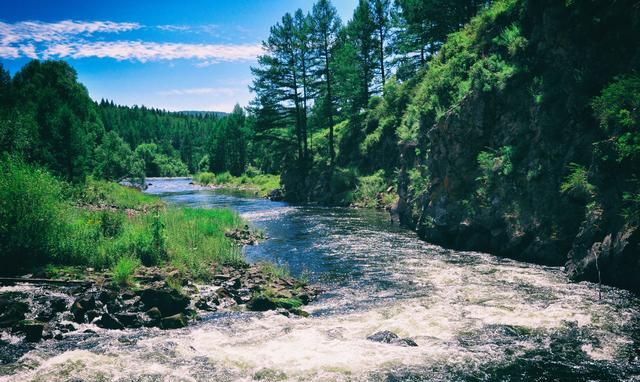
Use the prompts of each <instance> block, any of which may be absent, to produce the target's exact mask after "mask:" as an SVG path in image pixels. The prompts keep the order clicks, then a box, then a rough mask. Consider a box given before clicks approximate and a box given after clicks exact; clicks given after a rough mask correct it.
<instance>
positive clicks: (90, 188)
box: [0, 0, 640, 381]
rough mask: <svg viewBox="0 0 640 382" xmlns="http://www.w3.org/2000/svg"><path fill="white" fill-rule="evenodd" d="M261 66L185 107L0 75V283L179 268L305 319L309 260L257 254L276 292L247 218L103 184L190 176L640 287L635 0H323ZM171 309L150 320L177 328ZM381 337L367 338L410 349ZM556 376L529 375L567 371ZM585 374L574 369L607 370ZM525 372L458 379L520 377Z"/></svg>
mask: <svg viewBox="0 0 640 382" xmlns="http://www.w3.org/2000/svg"><path fill="white" fill-rule="evenodd" d="M251 75H252V82H251V85H250V86H249V88H250V91H251V93H252V97H253V99H252V101H251V102H250V104H248V105H236V107H235V108H234V109H233V111H232V112H231V113H228V114H225V113H195V112H184V113H183V112H170V111H165V110H160V109H156V108H152V107H146V106H121V105H119V104H118V100H100V101H97V100H93V99H91V98H90V96H89V93H88V91H87V89H86V88H85V87H84V86H83V84H82V83H80V82H79V81H78V77H77V74H76V71H75V70H74V68H73V67H72V66H71V65H70V64H68V63H66V62H64V61H55V60H50V61H39V60H33V61H31V62H29V63H28V64H26V65H25V66H24V67H22V69H20V70H19V71H17V72H16V73H13V74H12V75H10V74H9V72H8V71H7V70H5V69H3V68H2V67H1V66H0V153H1V154H0V155H1V156H0V168H2V176H1V178H2V179H0V203H1V206H2V208H1V210H0V234H1V237H0V266H2V269H1V270H0V273H2V274H4V275H15V274H19V273H20V272H23V273H24V272H26V271H30V270H33V269H39V267H49V268H48V271H47V272H49V273H46V272H45V274H44V276H43V277H54V276H55V275H54V274H55V272H66V271H67V268H65V267H67V266H72V267H75V266H82V267H91V269H95V270H105V271H106V272H111V274H113V275H114V276H113V277H117V280H118V281H117V283H119V284H120V285H123V286H126V285H134V284H135V281H134V280H135V278H136V277H139V276H140V272H142V271H141V269H142V270H144V269H155V268H153V267H160V268H162V269H164V270H163V271H162V272H165V273H166V274H171V271H172V269H174V268H175V269H177V270H178V271H179V272H181V274H182V276H183V277H184V280H187V279H189V280H201V281H202V280H207V281H210V280H218V281H220V282H221V283H222V282H226V281H227V280H229V279H231V281H233V280H236V278H237V280H241V281H242V283H245V284H242V286H241V287H240V289H243V288H245V287H246V289H247V290H249V289H251V290H252V292H251V293H252V294H251V295H250V296H248V297H246V299H245V298H244V297H243V296H242V295H234V294H233V293H236V292H229V293H230V295H229V296H227V295H223V294H221V295H220V296H218V297H216V301H217V299H218V298H219V299H220V301H223V300H224V298H229V300H230V301H235V302H233V303H234V304H235V303H237V304H239V305H243V304H247V307H248V308H249V310H256V311H266V310H273V309H280V310H283V311H286V315H289V314H291V315H295V316H307V315H308V313H307V312H306V311H302V310H301V306H302V305H306V304H308V303H309V302H311V301H313V300H314V299H315V298H316V297H317V295H318V293H319V291H318V290H312V287H311V286H310V285H309V284H308V279H307V276H301V275H303V273H304V272H302V270H303V268H304V267H302V266H300V267H301V268H300V271H299V272H298V271H296V269H297V268H295V267H296V265H293V266H292V269H289V268H287V267H279V266H278V265H277V264H276V265H272V264H261V265H260V266H259V268H260V270H259V271H256V272H262V274H265V275H267V276H264V280H267V282H268V283H271V284H269V286H268V287H264V288H262V289H260V288H261V287H258V286H256V287H255V288H253V287H254V284H253V283H254V282H253V281H251V280H249V281H247V277H249V276H247V274H253V273H251V272H253V271H252V270H246V269H248V268H247V267H249V265H247V264H246V263H245V260H244V259H243V255H242V254H241V252H242V251H241V250H240V249H239V248H241V247H242V245H245V244H247V243H253V242H259V241H261V240H267V239H266V237H265V235H264V232H261V231H260V230H255V231H254V230H253V228H252V227H251V228H250V227H249V225H247V226H245V224H246V223H247V222H246V221H245V219H244V218H243V217H241V216H240V215H238V214H237V213H234V212H231V211H229V210H226V209H221V210H216V209H214V210H200V209H190V208H186V209H185V208H178V207H175V206H171V205H170V204H169V206H166V205H165V204H163V203H164V202H162V201H160V200H157V199H154V198H155V197H154V196H149V195H143V194H140V193H137V192H136V191H134V190H131V189H130V188H129V187H126V188H125V187H121V186H118V185H116V184H115V183H119V182H120V183H121V182H125V181H126V182H127V184H132V185H135V186H137V187H140V188H143V189H144V188H145V187H146V186H147V184H148V183H150V182H151V183H153V182H154V181H153V180H148V179H147V178H156V177H188V176H190V177H192V178H193V182H195V183H196V184H200V185H201V186H203V187H205V186H207V187H210V186H211V185H218V186H220V185H227V186H232V185H234V186H235V188H236V189H241V190H245V191H246V190H247V189H249V190H252V192H253V190H256V191H255V192H256V194H255V195H259V196H270V197H271V198H272V199H274V200H276V199H277V200H284V201H286V202H287V203H290V204H291V205H293V206H332V207H352V208H358V209H373V208H376V209H379V210H383V211H385V212H384V216H385V219H386V218H387V217H388V218H389V219H388V220H389V221H390V222H391V224H392V226H393V225H398V224H399V225H400V226H402V227H404V228H405V229H409V230H411V231H414V232H416V233H417V236H418V237H419V238H420V239H421V240H424V241H426V242H428V243H430V244H434V245H438V246H442V247H444V248H449V249H452V250H456V251H474V252H484V253H490V254H492V255H497V256H498V257H500V258H509V259H513V260H517V261H522V262H526V263H534V264H539V265H543V266H552V267H562V270H563V272H565V274H566V275H568V279H569V280H570V281H572V282H580V281H589V282H592V283H595V284H597V285H599V288H600V289H599V293H600V295H602V293H603V292H602V288H603V285H604V286H612V287H617V288H622V289H625V290H628V291H631V292H634V293H637V292H640V277H638V275H639V274H640V3H638V2H637V1H635V0H622V1H605V0H589V1H569V0H567V1H550V0H541V1H533V0H493V1H482V0H455V1H442V0H359V1H358V2H357V6H356V8H355V10H354V11H353V14H352V16H351V17H350V18H349V19H347V20H341V18H340V17H339V15H338V11H337V9H336V8H335V7H334V5H333V4H332V2H331V1H330V0H317V1H315V3H314V4H313V6H312V7H311V8H310V10H309V11H308V12H304V11H303V10H301V9H298V10H295V9H291V12H290V13H286V14H284V15H282V17H281V19H279V20H274V22H273V25H272V26H271V28H270V31H269V36H268V38H267V39H266V40H264V41H262V53H261V54H260V55H259V56H258V57H257V59H256V61H255V62H254V64H253V65H252V67H251ZM114 182H115V183H114ZM252 187H255V188H252ZM255 195H254V196H255ZM274 208H276V207H274ZM340 211H342V210H340ZM245 212H246V211H245ZM194 222H197V223H194ZM323 232H324V231H323ZM268 234H269V233H268V232H267V236H268ZM406 240H409V239H406ZM238 243H239V245H238ZM389 251H391V250H389ZM250 253H253V252H250ZM460 253H464V252H460ZM469 256H471V255H469ZM463 257H464V256H463ZM461 261H462V260H461ZM52 266H53V268H51V267H52ZM254 266H255V265H251V267H254ZM167 267H169V268H167ZM225 267H228V268H225ZM61 269H63V270H65V271H61ZM251 269H253V268H251ZM554 269H555V268H554ZM290 271H292V274H293V276H296V277H297V279H296V280H297V281H291V280H293V279H290V278H291V277H292V274H291V273H289V272H290ZM304 271H305V272H307V269H306V268H305V269H304ZM312 271H313V269H312ZM51 272H53V273H51ZM136 272H137V273H136ZM149 272H151V271H149ZM234 272H239V273H237V274H236V273H234ZM245 272H249V273H245ZM304 274H305V275H306V273H304ZM116 275H119V276H116ZM165 276H166V275H165ZM236 276H237V277H236ZM92 277H93V276H92ZM150 277H151V276H150ZM163 277H164V276H163ZM216 277H217V278H218V279H216ZM251 277H253V276H251ZM256 277H257V276H256ZM72 278H73V277H72ZM167 278H170V277H168V276H167ZM142 279H144V277H142ZM181 280H182V279H175V280H174V279H171V281H170V283H174V284H175V283H182V284H181V286H177V287H176V286H175V285H173V289H171V290H173V291H174V292H171V293H178V292H175V291H176V290H177V291H183V290H184V289H186V288H189V285H190V284H188V283H187V281H184V282H183V281H181ZM277 280H287V283H289V284H290V285H291V288H290V289H291V291H288V290H287V291H282V290H280V289H279V288H281V285H285V284H286V283H285V284H283V283H284V281H283V283H281V284H279V282H280V281H277ZM241 281H238V283H240V282H241ZM312 281H313V278H312ZM434 282H435V281H434ZM289 284H286V285H289ZM294 284H295V286H294ZM427 284H428V282H426V284H425V285H427ZM220 285H223V284H220ZM224 285H226V284H224ZM238 285H240V284H238ZM247 285H248V286H247ZM580 285H581V284H580ZM589 285H591V284H589ZM169 286H172V285H169ZM537 287H538V286H536V287H535V288H537ZM236 288H238V287H237V286H236ZM282 288H284V287H282ZM287 288H289V287H288V286H287ZM305 288H307V289H305ZM425 288H428V287H425ZM533 289H534V287H531V289H528V290H529V291H531V290H533ZM238 293H240V292H238ZM531 293H534V292H531ZM605 293H606V289H605ZM142 298H143V299H144V295H143V296H142ZM176 298H177V297H176ZM600 298H601V296H600ZM234 299H235V300H234ZM199 301H204V300H199ZM209 302H210V301H209ZM202 304H203V305H202V306H204V305H206V303H202ZM220 304H223V303H222V302H221V303H220ZM151 305H152V304H147V305H145V307H146V308H148V307H150V306H151ZM185 306H186V305H185ZM220 306H222V305H220ZM183 308H184V307H183ZM83 309H84V308H83ZM220 309H221V308H220ZM160 310H162V308H161V309H160ZM88 311H91V309H84V310H83V312H84V313H86V312H88ZM180 311H182V310H180ZM185 312H186V311H184V312H182V313H185ZM171 313H174V312H173V311H172V312H171ZM175 313H178V311H176V312H175ZM182 313H180V314H182ZM105 314H107V313H105ZM185 314H186V313H185ZM187 315H188V314H187ZM0 316H2V313H0ZM171 316H173V314H172V315H171ZM0 318H1V317H0ZM84 319H87V320H88V318H86V317H85V318H84ZM166 319H167V315H166V314H164V313H162V317H161V321H158V322H161V323H157V325H156V326H159V327H163V325H164V326H165V327H166V328H169V327H173V326H172V325H177V327H181V326H184V325H182V324H183V322H182V321H181V320H182V319H180V320H178V321H180V322H179V323H175V322H174V321H175V320H174V321H166ZM118 320H120V321H122V323H121V325H123V327H126V326H127V325H126V324H125V323H124V321H123V320H125V319H123V318H122V317H120V318H119V319H118ZM0 321H1V320H0ZM107 321H108V319H105V318H104V316H102V322H103V325H105V324H104V322H107ZM120 321H119V322H120ZM109 322H110V321H109ZM141 325H142V324H141ZM154 325H155V324H154ZM185 325H186V324H185ZM636 325H637V324H636ZM107 326H108V324H107ZM114 326H116V327H117V326H118V325H115V324H114ZM510 328H511V329H508V330H512V331H513V333H516V334H513V333H512V334H508V335H513V336H519V337H518V338H520V337H525V336H530V335H533V334H531V333H530V332H525V329H522V328H520V327H518V326H516V325H514V326H513V327H511V326H510ZM496 330H497V329H496ZM527 330H528V329H527ZM567 330H569V329H567ZM636 330H637V329H636ZM496 333H497V332H496ZM509 333H511V332H509ZM563 333H565V332H563ZM572 333H573V332H572ZM376 334H379V333H376ZM391 334H393V335H394V336H395V337H394V338H392V337H389V338H392V339H389V338H387V337H384V338H385V339H382V340H380V341H378V340H377V339H373V340H372V341H378V342H385V343H396V342H398V341H400V342H402V341H405V342H402V343H403V344H405V345H406V346H413V345H411V344H410V343H409V342H407V340H410V339H407V338H404V339H400V338H397V337H398V336H397V335H396V334H394V333H391ZM408 334H410V333H408ZM565 334H566V333H565ZM565 334H562V335H565ZM496 335H498V334H496ZM500 335H502V334H500ZM576 335H577V334H576ZM585 336H586V335H585ZM336 338H337V337H336ZM554 338H555V337H554ZM369 339H370V338H369ZM394 341H395V342H394ZM411 341H413V340H411ZM418 342H419V341H418ZM461 342H462V340H461ZM407 344H409V345H407ZM405 345H403V346H405ZM416 346H418V345H416ZM420 346H421V345H420ZM590 346H591V345H590ZM594 346H595V345H594ZM635 351H637V348H636V350H635ZM527 354H529V353H527ZM536 354H538V353H536ZM545 354H546V353H545ZM572 354H574V353H572ZM581 354H582V353H581ZM625 354H626V353H625ZM529 355H531V354H529ZM531 356H532V359H533V358H535V357H538V356H539V354H538V355H536V356H535V357H534V355H531ZM540 357H542V359H545V360H546V358H544V357H546V356H540ZM636 357H637V354H636ZM535 359H541V358H535ZM545 362H546V361H545ZM545 365H546V364H545ZM509 367H511V366H509ZM558 367H559V369H553V368H552V369H550V370H551V371H549V370H547V371H545V370H544V367H540V368H539V369H536V370H537V371H536V372H533V374H530V375H534V376H535V375H537V376H543V377H544V378H542V377H541V378H542V379H536V380H553V379H552V378H553V375H556V376H557V375H560V376H561V377H560V379H557V380H567V381H568V380H573V379H571V378H572V375H574V374H571V372H568V371H567V370H565V369H562V368H561V367H560V366H558ZM594 367H595V369H589V368H587V369H584V370H583V369H581V370H582V372H584V374H580V375H581V376H582V377H585V378H586V379H577V380H590V379H589V378H587V377H588V376H591V377H593V376H596V377H594V378H595V379H593V380H616V379H615V377H613V376H611V375H608V376H607V378H609V377H611V378H612V379H606V378H604V377H603V379H598V378H600V377H602V375H600V374H598V373H599V371H598V372H594V373H595V374H590V373H591V372H592V371H593V370H601V369H600V368H599V366H597V367H596V366H594ZM516 369H517V368H514V369H511V368H508V369H492V371H491V372H490V373H489V374H490V375H492V376H493V377H495V378H496V379H491V378H489V379H482V378H480V379H468V380H505V381H506V380H512V379H508V377H509V376H511V377H513V376H518V375H519V376H523V375H527V373H528V372H527V371H522V370H521V369H517V370H516ZM438 370H440V369H438ZM527 370H529V369H527ZM574 371H575V370H574ZM491 373H493V374H491ZM501 373H503V374H501ZM536 373H539V374H536ZM540 373H541V374H540ZM545 373H559V374H553V375H551V374H545ZM562 373H567V374H562ZM489 374H487V375H489ZM255 375H257V374H255ZM255 375H254V378H256V379H260V378H257V377H255ZM269 375H270V374H269ZM274 375H275V374H274ZM603 375H604V374H603ZM276 376H279V374H278V375H276ZM497 376H500V378H503V379H500V378H498V377H497ZM493 377H492V378H493ZM547 377H548V378H551V379H545V378H547ZM565 377H566V378H567V379H562V378H565ZM505 378H506V379H505ZM267 379H268V378H267ZM285 379H286V378H285ZM454 379H455V378H454ZM393 380H403V379H402V377H398V379H393ZM461 380H465V379H464V378H463V379H461ZM513 380H518V379H517V378H516V379H513Z"/></svg>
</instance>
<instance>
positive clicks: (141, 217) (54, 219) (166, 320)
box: [0, 162, 317, 342]
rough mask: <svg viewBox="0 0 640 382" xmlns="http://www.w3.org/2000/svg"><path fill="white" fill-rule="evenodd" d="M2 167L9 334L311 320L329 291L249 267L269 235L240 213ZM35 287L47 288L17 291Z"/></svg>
mask: <svg viewBox="0 0 640 382" xmlns="http://www.w3.org/2000/svg"><path fill="white" fill-rule="evenodd" d="M2 167H3V169H5V170H6V171H5V174H6V176H5V177H4V178H3V180H2V183H0V194H2V199H1V200H2V202H3V205H4V207H5V208H3V210H2V214H1V215H0V223H1V224H0V228H1V229H2V233H3V235H2V240H1V241H0V245H1V246H2V253H1V254H0V261H1V262H2V268H1V269H2V275H0V276H6V277H3V278H0V291H3V292H6V293H0V308H1V309H0V335H2V336H6V335H18V336H21V338H24V339H25V340H27V341H34V342H35V341H39V340H40V339H41V338H44V339H50V338H58V339H59V338H62V337H64V333H67V332H71V331H76V330H79V329H80V328H81V327H80V326H78V325H84V324H87V325H95V326H94V328H95V327H99V328H104V329H123V328H139V327H143V326H145V327H159V328H162V329H172V328H179V327H184V326H185V325H187V323H188V322H189V321H190V320H193V319H195V318H197V317H198V315H200V314H201V313H203V312H209V311H216V310H223V309H233V310H246V309H248V310H258V311H260V310H276V309H279V310H280V311H281V312H282V313H283V314H287V315H289V314H294V315H301V316H304V315H306V314H305V312H304V311H302V310H301V309H300V308H301V307H302V306H303V305H305V304H307V303H309V302H310V301H311V300H313V299H314V298H315V296H316V294H317V291H316V290H315V289H314V288H312V287H309V286H308V285H306V283H304V282H302V281H299V280H295V279H293V278H291V277H290V276H289V275H288V274H287V273H286V272H285V271H284V270H282V269H279V268H277V267H275V266H272V265H264V264H263V265H253V266H250V265H249V264H247V262H246V261H245V259H244V257H243V255H242V249H241V248H242V246H244V245H248V244H256V243H257V242H258V241H260V240H262V239H264V235H263V234H262V233H261V232H259V231H256V230H253V229H250V228H249V227H248V226H247V225H246V222H245V221H244V219H242V218H240V217H239V216H238V214H237V213H235V212H234V211H232V210H230V209H228V208H217V209H201V208H184V207H175V206H170V205H167V204H166V203H164V202H163V201H162V200H161V199H160V198H158V197H156V196H151V195H146V194H143V193H141V192H140V191H138V190H136V189H132V188H128V187H124V186H121V185H119V184H116V183H110V182H106V181H98V180H94V179H91V178H89V179H87V180H86V181H85V182H84V183H82V184H74V185H71V184H67V183H65V182H63V181H61V180H59V179H57V178H55V177H53V176H51V175H50V174H48V173H47V172H46V171H42V170H39V169H36V168H33V167H31V166H29V165H26V164H23V163H20V162H3V163H2ZM36 228H37V229H36ZM1 285H4V286H1ZM25 285H26V286H29V285H31V286H37V287H36V290H38V292H37V293H33V294H29V293H27V294H21V293H13V291H14V289H12V288H13V287H14V286H25ZM200 286H204V287H200ZM18 289H19V288H18ZM41 292H42V293H41ZM85 329H86V330H90V331H93V330H94V329H92V327H91V326H90V327H88V328H85Z"/></svg>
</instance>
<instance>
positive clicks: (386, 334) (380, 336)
mask: <svg viewBox="0 0 640 382" xmlns="http://www.w3.org/2000/svg"><path fill="white" fill-rule="evenodd" d="M367 339H368V340H369V341H373V342H380V343H384V344H391V345H399V346H418V344H417V343H416V342H415V341H414V340H412V339H411V338H400V337H398V335H397V334H395V333H394V332H391V331H388V330H383V331H380V332H376V333H374V334H372V335H370V336H368V337H367Z"/></svg>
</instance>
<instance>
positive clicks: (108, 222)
mask: <svg viewBox="0 0 640 382" xmlns="http://www.w3.org/2000/svg"><path fill="white" fill-rule="evenodd" d="M100 228H101V230H102V236H104V237H106V238H111V237H116V236H118V235H120V234H121V233H122V230H123V228H124V213H122V212H119V211H109V210H103V211H101V213H100Z"/></svg>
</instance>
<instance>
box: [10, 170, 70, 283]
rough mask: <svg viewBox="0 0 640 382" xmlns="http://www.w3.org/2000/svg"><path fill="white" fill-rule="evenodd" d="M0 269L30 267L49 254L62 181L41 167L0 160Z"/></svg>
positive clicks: (59, 210)
mask: <svg viewBox="0 0 640 382" xmlns="http://www.w3.org/2000/svg"><path fill="white" fill-rule="evenodd" d="M0 169H2V174H3V176H2V177H0V272H2V273H5V272H10V271H14V270H16V269H17V268H22V267H27V266H33V265H37V264H41V263H43V262H45V261H46V260H47V259H49V257H50V256H51V249H52V247H53V244H54V243H53V242H52V240H51V239H52V238H54V237H57V236H58V231H59V230H60V217H61V215H62V212H63V210H64V209H65V208H69V206H66V205H64V203H63V202H61V200H62V195H63V188H64V187H65V185H64V183H62V182H61V181H59V180H57V179H56V178H55V177H53V176H52V175H50V174H49V173H47V172H46V171H44V170H41V169H39V168H35V167H32V166H29V165H27V164H25V163H23V162H22V161H20V160H16V159H11V158H5V159H2V160H1V161H0Z"/></svg>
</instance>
